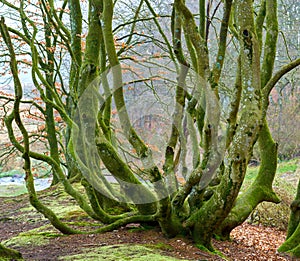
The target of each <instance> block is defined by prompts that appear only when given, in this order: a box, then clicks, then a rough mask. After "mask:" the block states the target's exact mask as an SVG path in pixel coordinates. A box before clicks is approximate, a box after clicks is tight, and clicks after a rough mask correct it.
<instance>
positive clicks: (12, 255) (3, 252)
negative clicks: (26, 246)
mask: <svg viewBox="0 0 300 261" xmlns="http://www.w3.org/2000/svg"><path fill="white" fill-rule="evenodd" d="M2 258H3V259H4V260H21V259H23V258H22V254H21V253H20V252H18V251H16V250H13V249H10V248H6V247H5V246H3V245H2V244H0V259H1V260H3V259H2Z"/></svg>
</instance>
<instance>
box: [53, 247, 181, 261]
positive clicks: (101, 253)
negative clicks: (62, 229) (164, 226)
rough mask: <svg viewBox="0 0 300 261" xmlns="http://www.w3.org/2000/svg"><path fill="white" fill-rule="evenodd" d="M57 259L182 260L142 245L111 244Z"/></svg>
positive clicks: (113, 260) (111, 260) (110, 260)
mask: <svg viewBox="0 0 300 261" xmlns="http://www.w3.org/2000/svg"><path fill="white" fill-rule="evenodd" d="M59 260H106V261H117V260H119V261H125V260H134V261H143V260H145V261H146V260H147V261H172V260H183V259H177V258H174V257H169V256H165V255H163V253H162V252H161V250H158V249H155V250H154V249H152V248H151V246H150V245H149V246H147V247H145V246H143V245H112V246H103V247H98V248H91V249H85V250H84V252H83V253H81V254H77V255H70V256H63V257H60V258H59Z"/></svg>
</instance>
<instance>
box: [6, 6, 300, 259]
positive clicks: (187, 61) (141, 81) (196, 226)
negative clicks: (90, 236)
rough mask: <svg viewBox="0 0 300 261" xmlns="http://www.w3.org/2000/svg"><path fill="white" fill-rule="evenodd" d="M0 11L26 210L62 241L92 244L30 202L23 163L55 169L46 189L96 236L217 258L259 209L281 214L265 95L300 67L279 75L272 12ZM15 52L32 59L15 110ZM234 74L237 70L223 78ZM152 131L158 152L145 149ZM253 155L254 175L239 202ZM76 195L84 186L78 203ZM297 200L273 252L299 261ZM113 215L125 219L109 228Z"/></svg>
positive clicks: (288, 66)
mask: <svg viewBox="0 0 300 261" xmlns="http://www.w3.org/2000/svg"><path fill="white" fill-rule="evenodd" d="M1 2H2V3H3V4H4V5H5V6H6V8H8V9H9V10H13V11H14V12H15V13H16V14H17V16H16V17H17V19H16V20H17V21H18V23H17V25H19V26H20V28H19V30H17V29H15V28H13V26H9V25H7V22H5V21H4V18H2V20H1V35H2V39H3V41H2V47H3V48H5V52H6V54H7V55H6V56H5V57H6V60H5V61H4V62H9V63H10V71H11V73H12V76H13V82H14V91H15V95H14V98H12V99H10V100H8V101H9V102H11V103H13V107H12V108H11V109H9V108H8V107H7V109H6V117H5V125H6V128H7V131H8V134H9V138H10V141H11V143H12V145H13V146H14V147H15V148H16V149H17V150H19V151H20V152H21V153H22V157H23V159H24V162H25V163H24V170H25V174H26V177H25V180H26V185H27V188H28V192H29V199H30V202H31V204H32V205H33V206H34V207H35V208H36V209H37V210H38V211H39V212H41V213H42V214H43V215H45V216H46V217H47V218H48V219H49V221H50V222H51V223H52V224H53V225H54V226H55V227H56V228H57V229H59V230H60V231H61V232H63V233H65V234H73V233H88V232H86V231H85V230H83V231H82V230H80V228H74V227H73V226H72V227H71V226H70V225H69V224H67V223H66V222H64V221H62V220H60V219H59V218H58V217H57V216H56V215H55V213H54V212H53V211H52V210H51V209H49V208H47V207H46V206H45V205H44V204H43V203H42V202H41V201H40V200H39V199H38V197H37V195H36V193H35V188H34V183H33V175H32V167H31V160H32V159H36V160H39V161H42V162H45V163H47V164H48V165H49V166H51V168H52V171H53V176H54V182H55V183H56V182H61V183H62V184H63V186H64V188H65V190H66V192H67V193H69V194H70V195H71V196H73V197H74V199H75V200H76V202H77V203H78V205H79V206H80V207H81V208H82V210H83V211H85V212H86V213H87V214H88V215H89V216H90V217H91V218H93V219H95V220H98V221H99V222H102V223H104V224H105V225H104V226H103V227H101V228H100V229H97V230H96V231H90V232H92V233H95V232H105V231H109V230H113V229H115V228H118V227H120V226H123V225H126V224H128V223H132V222H140V223H144V222H153V223H157V224H158V225H159V226H160V228H161V229H162V231H163V233H164V234H165V235H166V236H176V235H178V234H183V235H190V234H191V235H192V237H193V239H194V241H195V243H196V244H198V245H199V246H204V247H206V248H207V249H209V250H213V246H212V245H211V239H212V237H213V236H214V235H215V234H217V235H219V236H220V237H221V238H225V239H226V238H229V235H230V231H231V230H232V229H233V228H234V227H236V226H237V225H239V224H241V223H242V222H243V221H244V220H245V219H246V218H247V217H248V216H249V214H250V213H251V212H252V210H253V209H254V208H255V207H256V206H257V204H259V203H260V202H262V201H271V202H275V203H276V202H279V198H278V197H277V196H276V194H275V193H274V191H273V189H272V182H273V179H274V175H275V173H276V164H277V144H276V143H275V142H274V140H273V138H272V136H271V133H270V130H269V127H268V122H267V119H266V115H267V109H268V106H269V95H270V92H271V91H272V89H273V88H274V87H275V85H276V83H277V82H278V81H279V80H280V79H281V78H282V77H283V76H284V75H285V74H286V73H288V72H289V71H291V70H292V69H294V68H295V67H297V66H298V65H299V64H300V59H299V58H297V57H295V58H294V59H292V61H290V62H287V63H285V64H284V65H283V66H281V67H280V68H276V70H274V65H275V59H276V51H277V36H278V19H277V2H276V0H262V1H259V2H257V3H256V2H255V3H254V2H253V1H251V0H246V1H235V2H233V1H232V0H226V1H220V2H219V3H214V2H213V1H199V5H198V6H197V7H195V5H190V6H189V5H187V4H185V3H184V1H181V0H175V1H174V2H173V3H172V5H168V4H166V3H163V2H161V3H156V2H155V3H153V2H151V1H148V0H141V1H133V2H132V3H129V2H127V3H124V2H122V1H116V2H113V1H111V0H106V1H102V0H94V1H89V2H88V3H85V2H83V3H81V2H80V1H78V0H70V1H69V6H68V8H69V9H67V4H68V3H67V1H64V2H62V3H61V5H59V4H58V3H56V2H54V1H47V0H41V1H38V2H27V1H25V0H21V1H19V2H18V5H19V6H17V5H12V4H10V3H9V2H7V1H5V0H1ZM32 8H35V9H34V10H36V11H33V9H32ZM191 10H195V14H194V13H193V12H191ZM33 14H34V15H33ZM36 14H38V15H36ZM196 14H197V15H196ZM113 18H115V19H113ZM7 19H8V21H9V18H7ZM168 23H169V27H166V26H165V25H166V24H168ZM168 28H170V29H168ZM154 29H155V30H156V32H155V33H153V31H154ZM18 41H21V43H22V46H23V48H24V49H25V50H26V52H27V54H30V57H28V59H29V62H28V63H29V64H30V70H31V79H32V81H33V84H34V87H35V89H36V90H37V96H35V97H34V99H28V98H27V97H25V96H24V90H23V88H22V84H21V81H20V78H19V75H18V68H19V67H20V60H19V59H18V57H22V55H23V54H22V52H19V49H18V48H16V46H18V45H17V43H18ZM229 51H230V52H229ZM228 53H230V56H228ZM65 59H67V60H68V62H66V63H64V60H65ZM232 60H234V61H237V62H236V63H235V64H236V66H234V67H230V71H231V72H230V73H226V72H228V68H229V67H228V66H229V65H228V64H229V63H231V64H232ZM63 65H65V67H64V66H63ZM233 70H235V72H236V73H235V74H233V73H232V71H233ZM273 71H274V72H273ZM66 82H67V83H66ZM37 100H38V101H39V103H37V102H36V101H37ZM24 104H25V105H26V104H27V105H28V106H27V109H26V110H23V109H21V108H22V107H21V105H22V106H24ZM139 104H143V106H144V107H140V108H142V110H141V109H139V108H138V105H139ZM147 104H152V107H147ZM153 104H154V105H153ZM31 108H34V110H36V111H38V112H39V113H40V115H41V119H42V121H44V125H45V129H44V130H43V132H42V130H41V131H40V132H38V133H35V134H34V133H32V132H31V131H30V130H29V129H28V127H27V126H26V125H24V120H23V119H22V117H23V116H24V111H27V112H28V111H30V110H31ZM138 109H139V111H137V110H138ZM137 112H138V113H137ZM57 117H59V120H58V118H57ZM13 122H14V123H15V124H16V125H15V126H16V128H14V126H13ZM168 122H171V124H169V125H168V124H167V123H168ZM159 124H161V125H159ZM151 126H154V127H152V128H154V132H157V133H158V136H159V137H160V138H161V137H165V139H164V142H161V141H162V140H161V139H160V140H158V142H157V140H155V139H152V135H151ZM159 126H160V128H159ZM16 129H17V130H16ZM160 129H163V130H165V131H164V132H159V131H160ZM147 130H150V131H149V132H147ZM17 132H19V134H20V136H21V139H19V140H18V139H17V138H16V133H17ZM43 133H44V135H43ZM36 136H39V137H40V138H42V137H43V136H44V140H43V141H44V143H45V144H46V148H45V151H37V150H36V149H35V148H34V147H33V145H32V143H33V141H35V139H34V137H36ZM256 141H257V142H258V145H259V153H260V158H261V165H260V170H259V173H258V175H257V178H256V180H255V181H254V183H253V184H252V185H251V186H250V188H249V189H248V190H247V191H246V192H245V193H243V194H242V195H240V196H238V195H239V191H240V188H241V185H242V183H243V180H244V177H245V174H246V170H247V165H248V162H249V160H250V159H251V156H252V153H253V146H254V144H255V143H256ZM153 143H154V144H153ZM158 146H159V147H158ZM48 151H49V152H50V153H48ZM66 170H67V171H66ZM107 174H109V175H112V176H113V177H114V178H115V179H116V182H117V184H115V185H112V184H111V183H110V182H108V180H107V179H106V178H105V175H107ZM72 181H80V182H81V184H82V185H83V187H84V189H85V192H86V195H83V194H82V193H81V191H80V190H78V189H77V187H76V186H74V184H73V183H72ZM298 194H299V193H298ZM298 197H299V195H298V196H297V197H296V201H295V202H294V204H293V205H292V213H293V214H292V216H291V224H292V225H291V226H290V229H289V239H288V240H287V242H286V243H285V244H284V245H283V246H282V247H281V249H280V250H281V251H292V253H293V254H294V255H299V253H298V252H297V251H298V250H297V249H298V247H299V242H298V240H297V238H299V227H300V225H299V218H298V215H299V214H298V209H299V208H298V205H297V202H298V201H297V200H298ZM293 206H296V207H295V208H293ZM112 207H114V208H117V207H118V209H120V213H119V214H117V215H115V214H112V213H111V212H110V211H109V210H110V209H111V208H112ZM293 209H294V210H293Z"/></svg>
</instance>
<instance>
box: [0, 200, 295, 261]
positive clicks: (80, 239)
mask: <svg viewBox="0 0 300 261" xmlns="http://www.w3.org/2000/svg"><path fill="white" fill-rule="evenodd" d="M44 197H46V196H44ZM24 206H25V207H26V206H27V207H28V206H29V203H28V199H27V196H26V195H21V196H18V197H14V198H0V231H1V233H0V242H3V241H5V240H8V239H11V238H12V237H16V236H18V235H19V234H20V233H21V232H25V231H29V230H32V229H34V228H38V227H41V226H44V225H46V224H49V222H48V220H46V219H44V218H42V217H41V216H39V214H37V213H35V212H34V210H32V211H31V212H30V213H29V214H28V213H27V214H26V216H25V217H26V218H25V219H24V218H21V217H22V215H23V214H24V212H25V211H26V210H25V209H24ZM73 219H74V220H75V217H74V218H73ZM68 221H70V220H68ZM55 233H56V234H58V235H57V236H55V237H49V240H48V241H47V243H46V244H43V245H40V246H39V245H36V244H31V243H30V242H27V243H26V244H23V245H14V246H13V248H14V249H16V250H18V251H20V252H21V253H22V255H23V258H24V259H25V260H58V258H59V257H62V256H70V255H75V254H80V253H82V252H84V250H85V249H91V248H99V247H102V246H110V245H112V246H116V245H122V244H127V245H143V246H149V245H152V246H160V247H159V248H160V249H159V250H160V251H161V252H160V253H161V254H162V255H163V256H170V257H171V258H173V259H174V260H178V259H184V260H225V259H224V258H223V259H222V258H221V257H220V256H218V255H212V254H209V253H207V252H204V251H201V250H200V249H198V248H197V247H195V246H194V245H193V242H192V241H191V240H189V239H186V238H172V239H167V238H165V237H164V236H163V234H162V233H161V232H160V230H159V229H142V227H140V225H138V224H129V225H127V226H126V227H123V228H120V229H118V230H115V231H112V232H107V233H104V234H90V235H71V236H64V235H60V234H59V232H55ZM231 237H232V240H231V241H230V242H220V241H216V240H214V242H213V243H214V246H215V248H216V250H218V251H220V252H222V253H223V254H224V257H226V259H227V260H292V259H291V258H289V257H287V256H283V255H281V254H279V253H277V252H276V250H277V248H278V247H279V246H280V244H282V242H283V241H284V239H285V231H279V230H277V229H276V228H270V227H263V226H259V225H250V224H248V223H244V224H243V225H242V226H240V227H237V228H236V229H235V230H234V231H233V232H232V234H231ZM4 244H5V243H4ZM116 251H118V249H117V248H116ZM76 260H78V259H76ZM81 260H96V259H81ZM97 260H100V259H97ZM102 260H104V259H102ZM111 260H113V259H111ZM118 260H120V259H118ZM133 260H134V259H133ZM160 260H164V259H160ZM168 260H170V259H168ZM171 260H172V259H171Z"/></svg>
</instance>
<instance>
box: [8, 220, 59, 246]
mask: <svg viewBox="0 0 300 261" xmlns="http://www.w3.org/2000/svg"><path fill="white" fill-rule="evenodd" d="M51 229H52V226H51V225H45V226H42V227H39V228H36V229H32V230H30V231H27V232H23V233H20V234H19V235H18V236H15V237H12V238H10V239H8V240H6V241H4V242H3V245H4V246H8V247H13V246H26V245H30V246H42V245H46V244H48V243H49V239H50V238H53V237H60V236H62V235H61V234H56V233H55V231H54V230H51Z"/></svg>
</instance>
